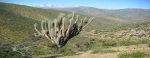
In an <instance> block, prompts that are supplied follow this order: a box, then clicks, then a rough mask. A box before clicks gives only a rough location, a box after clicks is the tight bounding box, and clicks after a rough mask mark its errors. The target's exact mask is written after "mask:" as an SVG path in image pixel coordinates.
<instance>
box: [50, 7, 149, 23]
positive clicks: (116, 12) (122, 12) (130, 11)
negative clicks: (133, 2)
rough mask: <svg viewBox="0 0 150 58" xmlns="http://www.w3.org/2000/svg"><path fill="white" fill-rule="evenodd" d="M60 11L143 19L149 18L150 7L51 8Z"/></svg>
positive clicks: (104, 16) (125, 19) (122, 18)
mask: <svg viewBox="0 0 150 58" xmlns="http://www.w3.org/2000/svg"><path fill="white" fill-rule="evenodd" d="M51 9H55V10H60V11H67V12H72V11H75V12H77V13H80V14H84V15H91V16H96V17H103V18H110V19H114V20H115V19H118V20H121V21H122V20H123V21H138V20H139V21H142V20H143V21H145V20H150V19H149V18H150V9H139V8H127V9H113V10H111V9H99V8H94V7H84V6H80V7H74V8H51Z"/></svg>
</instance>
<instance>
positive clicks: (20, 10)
mask: <svg viewBox="0 0 150 58" xmlns="http://www.w3.org/2000/svg"><path fill="white" fill-rule="evenodd" d="M59 13H65V14H68V12H61V11H56V10H51V9H50V10H46V9H40V8H34V7H29V6H23V5H16V4H8V3H0V44H7V43H11V45H12V46H8V47H4V46H2V45H0V46H2V47H0V55H1V56H0V58H10V57H11V58H20V57H21V54H20V53H17V52H14V51H12V48H13V47H14V45H16V44H19V43H26V42H27V45H28V46H29V49H30V51H31V52H32V53H33V55H49V54H50V55H56V54H60V55H62V56H69V55H75V54H76V53H78V52H81V51H82V52H86V51H88V50H92V52H91V53H93V54H95V53H113V52H116V51H115V50H109V48H111V47H118V46H130V45H138V44H148V46H149V47H150V39H149V38H150V32H149V31H150V22H149V21H147V22H138V23H137V22H136V23H130V22H129V23H128V22H118V21H115V20H110V19H107V18H101V17H96V18H95V19H94V20H93V22H91V24H89V26H88V27H85V28H84V29H83V32H81V33H80V34H79V35H78V36H75V37H73V39H71V40H70V41H69V42H68V43H67V44H66V45H65V47H62V48H57V46H56V45H53V44H52V43H50V42H49V41H47V39H43V38H44V37H35V36H34V33H35V30H34V28H33V24H34V23H37V24H38V25H39V24H40V21H42V19H48V20H51V19H54V18H56V17H57V16H58V15H59ZM75 15H77V14H75ZM80 17H81V18H83V17H87V18H90V17H91V16H87V15H80ZM52 21H53V20H52ZM79 22H80V19H79ZM37 29H40V28H39V27H38V28H37ZM6 46H7V45H6ZM131 55H135V56H131ZM126 56H127V57H133V58H134V57H141V58H142V57H145V56H146V55H145V53H144V52H134V53H125V54H124V53H122V54H119V57H120V58H121V57H126Z"/></svg>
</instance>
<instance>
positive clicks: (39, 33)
mask: <svg viewBox="0 0 150 58" xmlns="http://www.w3.org/2000/svg"><path fill="white" fill-rule="evenodd" d="M36 26H37V24H34V29H35V31H36V32H37V33H38V35H41V34H42V33H41V32H40V31H38V30H37V28H36Z"/></svg>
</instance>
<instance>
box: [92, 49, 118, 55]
mask: <svg viewBox="0 0 150 58" xmlns="http://www.w3.org/2000/svg"><path fill="white" fill-rule="evenodd" d="M113 52H117V51H115V50H109V49H105V48H94V49H92V52H91V53H93V54H95V53H101V54H104V53H113Z"/></svg>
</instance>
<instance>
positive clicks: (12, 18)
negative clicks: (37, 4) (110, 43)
mask: <svg viewBox="0 0 150 58" xmlns="http://www.w3.org/2000/svg"><path fill="white" fill-rule="evenodd" d="M59 13H61V11H57V10H48V9H40V8H34V7H29V6H24V5H16V4H8V3H0V22H1V23H0V25H1V28H0V34H1V36H0V37H1V38H2V39H3V40H2V42H5V40H4V39H11V40H10V41H15V40H14V39H18V40H23V39H24V40H26V39H29V38H30V37H31V36H32V35H33V34H34V32H35V31H34V28H33V24H34V23H38V21H41V20H43V19H54V18H56V17H57V16H58V14H59ZM63 13H66V14H67V12H63ZM83 17H91V16H85V15H81V18H83ZM116 24H120V23H119V22H118V21H114V20H110V19H105V18H100V17H96V18H95V19H94V21H93V22H92V23H91V25H90V26H89V27H88V29H87V30H91V29H100V30H107V29H109V28H112V27H113V26H115V25H116ZM106 26H107V27H106ZM2 42H1V43H2Z"/></svg>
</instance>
